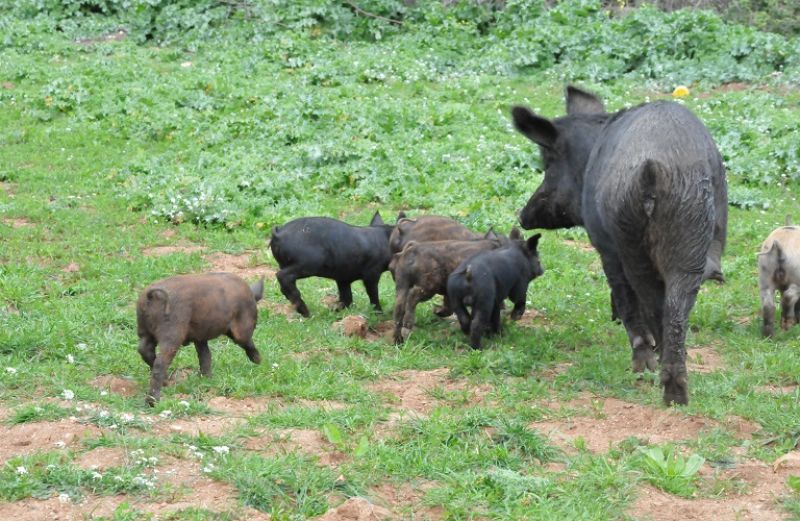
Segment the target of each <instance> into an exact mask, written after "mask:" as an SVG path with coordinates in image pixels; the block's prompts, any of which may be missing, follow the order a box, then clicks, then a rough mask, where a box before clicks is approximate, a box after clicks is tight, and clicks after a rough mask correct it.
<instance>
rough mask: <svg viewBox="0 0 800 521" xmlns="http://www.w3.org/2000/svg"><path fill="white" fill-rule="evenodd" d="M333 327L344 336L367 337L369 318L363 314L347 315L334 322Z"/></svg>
mask: <svg viewBox="0 0 800 521" xmlns="http://www.w3.org/2000/svg"><path fill="white" fill-rule="evenodd" d="M331 327H332V328H333V329H334V330H336V331H339V332H340V333H341V334H343V335H344V336H356V337H359V338H367V329H368V328H367V319H366V318H365V317H362V316H361V315H350V316H346V317H344V318H343V319H341V320H337V321H336V322H334V323H333V324H332V325H331Z"/></svg>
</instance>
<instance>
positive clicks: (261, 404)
mask: <svg viewBox="0 0 800 521" xmlns="http://www.w3.org/2000/svg"><path fill="white" fill-rule="evenodd" d="M280 403H282V402H281V401H280V400H279V399H277V398H271V397H264V396H260V397H253V398H226V397H224V396H217V397H215V398H211V399H210V400H208V403H207V405H208V406H209V407H211V409H213V410H215V411H222V412H224V413H226V414H229V415H233V416H254V415H257V414H261V413H262V412H264V411H266V410H267V409H268V408H269V406H270V405H274V404H280Z"/></svg>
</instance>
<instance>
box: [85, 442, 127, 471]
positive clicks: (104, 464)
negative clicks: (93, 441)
mask: <svg viewBox="0 0 800 521" xmlns="http://www.w3.org/2000/svg"><path fill="white" fill-rule="evenodd" d="M127 459H128V457H127V454H126V453H125V450H124V449H120V448H118V447H97V448H96V449H92V450H90V451H88V452H84V453H83V454H81V455H80V456H78V458H77V459H76V460H75V464H76V465H77V466H79V467H81V468H83V469H91V470H106V469H108V468H111V467H121V466H123V465H124V464H125V462H126V461H127Z"/></svg>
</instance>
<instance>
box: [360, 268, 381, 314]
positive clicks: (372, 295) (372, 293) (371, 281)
mask: <svg viewBox="0 0 800 521" xmlns="http://www.w3.org/2000/svg"><path fill="white" fill-rule="evenodd" d="M380 280H381V274H380V273H378V275H377V276H374V275H372V276H368V277H364V288H365V289H366V290H367V296H368V297H369V303H370V304H372V306H373V307H374V308H375V311H378V312H383V309H382V308H381V301H380V299H379V298H378V282H379V281H380Z"/></svg>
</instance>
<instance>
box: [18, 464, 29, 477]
mask: <svg viewBox="0 0 800 521" xmlns="http://www.w3.org/2000/svg"><path fill="white" fill-rule="evenodd" d="M27 473H28V469H26V468H25V467H22V466H20V467H17V474H19V475H20V476H24V475H25V474H27Z"/></svg>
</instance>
